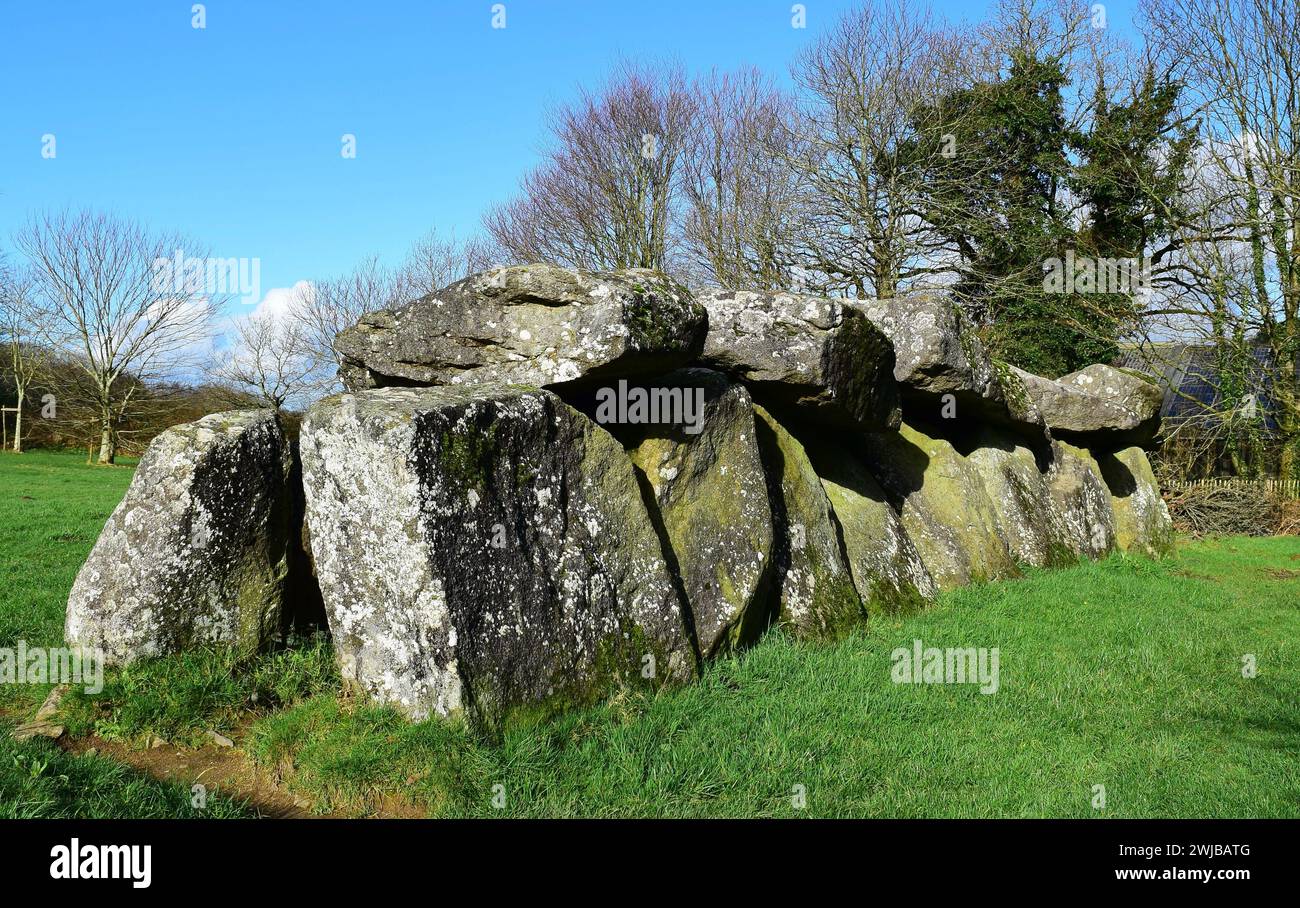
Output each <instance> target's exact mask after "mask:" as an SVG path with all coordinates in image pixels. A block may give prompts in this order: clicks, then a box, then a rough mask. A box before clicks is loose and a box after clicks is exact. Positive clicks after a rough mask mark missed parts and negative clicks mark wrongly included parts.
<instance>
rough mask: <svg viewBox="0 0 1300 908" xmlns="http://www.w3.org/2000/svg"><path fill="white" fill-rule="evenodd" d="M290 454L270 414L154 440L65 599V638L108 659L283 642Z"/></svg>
mask: <svg viewBox="0 0 1300 908" xmlns="http://www.w3.org/2000/svg"><path fill="white" fill-rule="evenodd" d="M292 474H293V457H292V454H291V451H290V446H289V443H288V441H286V439H285V437H284V433H283V431H282V430H281V428H280V423H279V421H278V420H277V419H276V416H275V413H274V412H273V411H271V410H239V411H232V412H228V413H215V414H213V415H211V416H205V417H203V418H202V419H200V420H198V421H197V422H192V423H186V424H184V425H179V426H173V427H172V428H170V429H168V430H166V431H165V432H163V433H162V434H160V435H159V436H158V437H157V438H155V439H154V440H153V442H152V443H151V444H150V445H149V449H148V450H147V451H145V454H144V456H143V457H142V458H141V459H140V463H139V465H138V466H137V467H136V471H135V476H134V478H133V479H132V480H131V485H130V488H128V489H127V492H126V496H125V497H124V498H123V499H122V501H121V503H119V504H118V506H117V508H116V509H115V510H114V511H113V514H112V516H110V517H109V518H108V522H107V523H106V524H105V525H104V530H103V532H102V533H100V535H99V540H98V541H97V542H96V543H95V547H94V549H93V550H92V551H91V553H90V557H89V558H88V559H87V560H86V563H85V564H84V565H83V566H82V568H81V571H80V573H78V574H77V580H76V582H75V583H74V584H73V587H72V593H71V595H70V596H69V597H68V613H67V623H66V628H65V634H66V636H67V639H68V642H69V643H70V644H72V645H74V646H80V647H98V648H100V649H102V650H103V652H104V656H105V658H106V659H107V660H108V661H110V662H114V663H125V662H130V661H131V660H133V659H136V658H138V657H140V656H155V655H160V654H164V653H174V652H180V651H182V650H186V649H191V648H194V647H197V646H201V645H204V644H229V645H234V646H237V647H239V648H240V649H241V650H242V651H244V652H252V651H254V650H256V649H258V648H260V647H262V646H263V645H265V644H267V643H269V642H271V641H272V640H274V639H276V638H278V637H279V635H280V632H281V622H282V618H283V614H284V608H285V599H286V596H287V595H288V594H289V591H290V589H289V585H288V581H289V573H290V560H291V547H292V545H293V544H294V542H293V539H294V538H296V536H297V534H298V532H299V530H298V528H297V527H295V526H292V525H291V524H292V520H293V504H292V501H293V491H292V488H291V486H290V480H291V476H292Z"/></svg>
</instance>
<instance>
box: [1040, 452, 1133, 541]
mask: <svg viewBox="0 0 1300 908" xmlns="http://www.w3.org/2000/svg"><path fill="white" fill-rule="evenodd" d="M1047 487H1048V491H1049V492H1050V493H1051V496H1052V501H1053V503H1054V504H1055V509H1054V514H1055V516H1056V519H1057V521H1058V530H1057V534H1058V537H1059V538H1060V539H1062V540H1063V541H1064V542H1065V544H1066V545H1068V546H1069V547H1070V549H1071V551H1073V552H1074V553H1075V554H1077V555H1081V556H1085V557H1087V558H1101V557H1103V556H1104V555H1107V554H1109V553H1111V552H1113V551H1114V550H1115V544H1116V543H1115V538H1116V537H1115V509H1114V507H1113V506H1112V504H1111V498H1110V490H1109V489H1107V487H1106V482H1105V480H1104V479H1103V478H1102V474H1101V466H1100V465H1099V464H1098V463H1097V461H1096V459H1095V458H1094V457H1093V456H1092V454H1091V453H1089V452H1088V451H1087V450H1086V449H1084V448H1077V447H1075V446H1074V445H1072V444H1069V443H1068V442H1064V441H1057V442H1053V443H1052V464H1051V467H1050V468H1049V470H1048V473H1047Z"/></svg>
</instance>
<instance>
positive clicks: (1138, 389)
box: [1057, 363, 1165, 446]
mask: <svg viewBox="0 0 1300 908" xmlns="http://www.w3.org/2000/svg"><path fill="white" fill-rule="evenodd" d="M1057 380H1058V381H1059V382H1061V384H1063V385H1072V386H1074V387H1076V388H1080V389H1082V390H1084V391H1086V392H1088V393H1089V394H1092V395H1093V396H1095V397H1100V398H1102V399H1104V400H1108V401H1110V402H1111V403H1114V404H1118V405H1119V406H1120V407H1122V408H1123V409H1124V410H1126V411H1129V412H1131V413H1132V414H1133V415H1134V417H1135V418H1136V425H1134V426H1133V428H1132V429H1129V430H1127V431H1128V440H1129V442H1130V443H1131V444H1132V445H1142V446H1146V445H1148V444H1150V443H1151V440H1152V439H1154V438H1155V437H1156V433H1157V432H1159V431H1160V407H1161V405H1162V404H1163V403H1164V397H1165V396H1164V392H1163V391H1162V390H1161V389H1160V384H1159V382H1158V381H1157V380H1156V379H1155V378H1154V377H1152V376H1149V375H1142V374H1140V373H1137V372H1131V371H1129V370H1126V369H1116V368H1115V367H1113V366H1106V365H1103V364H1101V363H1097V364H1095V365H1092V366H1088V367H1087V368H1086V369H1080V370H1079V371H1078V372H1071V373H1070V374H1069V375H1062V376H1061V377H1060V378H1059V379H1057Z"/></svg>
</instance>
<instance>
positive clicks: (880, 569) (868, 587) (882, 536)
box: [806, 438, 938, 615]
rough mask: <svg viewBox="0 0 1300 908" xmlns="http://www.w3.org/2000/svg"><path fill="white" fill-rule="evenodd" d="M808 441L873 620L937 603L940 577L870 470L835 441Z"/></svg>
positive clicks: (862, 595) (857, 584) (845, 548)
mask: <svg viewBox="0 0 1300 908" xmlns="http://www.w3.org/2000/svg"><path fill="white" fill-rule="evenodd" d="M806 441H807V451H808V453H809V455H810V456H811V457H812V462H813V465H814V466H815V468H816V470H817V475H818V476H819V477H820V478H821V482H822V487H823V488H824V489H825V490H826V496H827V498H828V499H829V500H830V502H831V506H832V508H833V513H834V517H835V521H836V526H837V527H838V529H839V531H840V536H841V538H842V539H843V541H844V553H845V557H846V560H847V561H848V564H849V570H850V572H851V573H852V575H853V583H854V586H855V587H856V588H857V590H858V595H859V597H860V598H861V599H862V602H863V607H864V608H865V609H866V611H867V613H868V615H873V614H898V613H901V612H908V611H914V610H915V609H917V608H920V607H923V606H925V605H927V604H929V603H930V602H932V601H933V600H934V598H935V596H936V595H937V594H938V587H937V586H936V584H935V582H934V578H933V577H932V576H931V575H930V572H929V570H927V569H926V566H925V564H924V563H923V561H922V557H921V553H920V552H918V551H917V548H916V546H914V545H913V544H912V540H911V539H910V538H909V536H908V534H907V530H906V529H905V528H904V526H903V522H902V521H901V520H900V519H899V516H898V513H897V512H896V511H895V510H894V508H893V506H892V505H891V504H890V503H889V501H888V499H887V497H886V495H885V492H884V491H883V490H882V489H881V488H880V486H879V484H877V482H876V480H875V477H873V476H872V475H871V473H870V472H869V471H868V470H867V468H866V465H865V464H864V463H862V461H861V460H860V459H859V458H858V457H856V456H855V455H853V454H852V453H850V452H849V451H848V450H846V449H845V448H842V447H840V446H839V445H837V444H835V443H834V442H832V441H828V440H826V439H812V438H809V439H806Z"/></svg>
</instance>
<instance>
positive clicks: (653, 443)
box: [631, 369, 775, 656]
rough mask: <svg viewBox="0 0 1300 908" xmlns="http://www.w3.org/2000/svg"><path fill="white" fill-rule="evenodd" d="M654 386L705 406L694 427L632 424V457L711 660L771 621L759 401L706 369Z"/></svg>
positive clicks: (698, 636)
mask: <svg viewBox="0 0 1300 908" xmlns="http://www.w3.org/2000/svg"><path fill="white" fill-rule="evenodd" d="M652 387H653V388H656V389H661V390H663V389H673V388H676V389H680V390H682V391H684V392H685V393H686V394H690V395H692V397H693V398H694V397H695V395H697V394H698V400H700V401H702V403H703V411H702V413H701V414H699V415H700V418H699V420H698V421H697V423H696V425H695V426H685V425H680V424H679V425H672V424H659V425H648V426H640V427H637V426H633V427H632V428H633V429H634V430H636V431H635V435H636V436H637V441H636V443H635V444H634V446H633V447H632V448H631V454H632V459H633V461H635V463H636V465H637V466H638V467H639V468H640V469H641V471H642V473H643V474H644V476H645V477H646V480H647V482H648V483H649V485H650V492H651V494H653V496H654V501H655V504H656V506H657V508H658V510H659V513H660V515H661V516H662V520H663V526H664V530H665V532H666V533H667V538H668V541H669V543H670V544H671V547H672V551H673V554H674V559H675V561H676V567H677V571H678V573H679V575H680V577H681V580H682V583H683V585H684V587H685V590H686V596H687V599H688V601H689V602H690V608H691V614H692V615H693V616H694V619H695V635H696V639H697V640H698V642H699V647H700V654H701V655H702V656H710V655H713V654H715V653H717V652H719V651H722V650H725V649H729V648H733V647H735V646H737V645H739V644H742V643H746V642H749V641H752V640H753V639H755V638H756V637H757V636H758V634H759V633H760V632H761V631H762V630H763V628H764V627H765V626H766V625H767V623H768V621H769V620H770V619H771V617H772V615H771V604H772V602H773V595H774V592H775V591H774V589H773V574H774V572H775V563H774V561H773V528H772V509H771V505H770V503H769V501H768V493H767V481H766V479H765V477H764V474H763V463H762V460H761V458H760V456H759V451H758V440H757V437H756V435H755V428H754V410H753V403H752V401H751V400H750V398H749V393H748V392H747V391H746V390H745V388H744V386H743V385H739V384H734V383H732V382H731V381H729V380H728V379H727V378H726V376H724V375H722V374H721V373H718V372H713V371H710V370H708V369H683V370H680V371H677V372H673V373H671V374H669V375H667V376H665V377H663V378H662V379H657V380H655V381H654V382H653V385H652ZM688 429H692V430H693V429H698V431H688Z"/></svg>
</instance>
